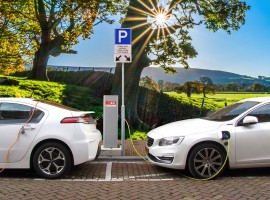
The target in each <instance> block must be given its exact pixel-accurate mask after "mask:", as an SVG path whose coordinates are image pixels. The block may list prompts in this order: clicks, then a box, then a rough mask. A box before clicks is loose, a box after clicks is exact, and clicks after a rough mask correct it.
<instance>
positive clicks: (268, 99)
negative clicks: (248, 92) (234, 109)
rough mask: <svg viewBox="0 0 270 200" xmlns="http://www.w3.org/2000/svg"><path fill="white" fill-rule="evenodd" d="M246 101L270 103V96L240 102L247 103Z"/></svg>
mask: <svg viewBox="0 0 270 200" xmlns="http://www.w3.org/2000/svg"><path fill="white" fill-rule="evenodd" d="M245 101H256V102H260V103H261V102H265V101H266V102H267V101H270V96H268V97H254V98H248V99H243V100H241V101H239V102H245Z"/></svg>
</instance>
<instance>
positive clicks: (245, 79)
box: [141, 67, 270, 86]
mask: <svg viewBox="0 0 270 200" xmlns="http://www.w3.org/2000/svg"><path fill="white" fill-rule="evenodd" d="M175 69H176V71H177V73H176V74H166V73H165V71H164V70H163V69H162V68H160V67H147V68H145V69H144V70H143V72H142V75H141V77H144V76H149V77H151V78H152V79H153V80H155V81H156V82H157V81H158V80H163V81H165V82H172V83H180V84H183V83H185V82H187V81H196V80H197V81H199V80H200V77H202V76H206V77H209V78H211V79H212V81H213V83H214V84H228V83H237V84H245V85H252V84H253V83H256V82H257V83H260V84H262V85H265V86H270V78H267V77H263V76H259V78H254V77H250V76H246V75H240V74H235V73H231V72H224V71H219V70H209V69H196V68H189V69H183V68H175Z"/></svg>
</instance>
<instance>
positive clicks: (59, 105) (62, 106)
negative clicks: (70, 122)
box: [35, 100, 80, 111]
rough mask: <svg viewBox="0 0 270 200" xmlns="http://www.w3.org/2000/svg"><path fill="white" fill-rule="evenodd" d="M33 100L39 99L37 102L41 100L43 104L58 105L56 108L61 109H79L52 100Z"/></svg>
mask: <svg viewBox="0 0 270 200" xmlns="http://www.w3.org/2000/svg"><path fill="white" fill-rule="evenodd" d="M35 101H39V102H42V103H44V104H48V105H51V106H55V107H58V108H62V109H65V110H69V111H80V110H78V109H76V108H72V107H69V106H65V105H63V104H60V103H56V102H52V101H46V100H35Z"/></svg>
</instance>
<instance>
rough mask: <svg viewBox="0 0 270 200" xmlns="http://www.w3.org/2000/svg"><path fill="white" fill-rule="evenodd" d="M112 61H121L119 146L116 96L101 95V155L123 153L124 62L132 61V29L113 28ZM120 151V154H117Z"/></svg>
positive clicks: (122, 154)
mask: <svg viewBox="0 0 270 200" xmlns="http://www.w3.org/2000/svg"><path fill="white" fill-rule="evenodd" d="M114 62H115V63H122V105H121V146H120V145H119V147H118V96H115V95H105V96H104V97H103V120H104V121H103V146H101V155H107V156H115V155H121V156H124V155H125V94H124V92H125V77H124V74H125V73H124V66H125V63H131V62H132V30H131V29H130V28H119V29H115V45H114ZM119 153H120V154H119Z"/></svg>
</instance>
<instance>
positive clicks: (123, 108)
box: [121, 63, 125, 156]
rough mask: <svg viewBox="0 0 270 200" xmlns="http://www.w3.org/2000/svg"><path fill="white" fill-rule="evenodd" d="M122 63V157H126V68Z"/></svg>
mask: <svg viewBox="0 0 270 200" xmlns="http://www.w3.org/2000/svg"><path fill="white" fill-rule="evenodd" d="M124 65H125V64H124V63H122V106H121V145H122V149H121V155H122V156H124V155H125V94H124V93H125V77H124V75H125V68H124Z"/></svg>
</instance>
